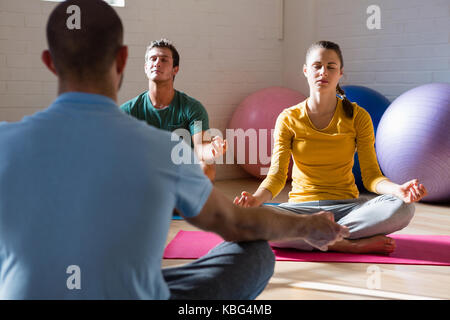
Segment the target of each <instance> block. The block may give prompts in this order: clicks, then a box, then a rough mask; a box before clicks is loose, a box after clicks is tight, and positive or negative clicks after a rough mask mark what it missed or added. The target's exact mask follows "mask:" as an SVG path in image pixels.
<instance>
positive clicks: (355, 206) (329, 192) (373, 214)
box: [234, 41, 427, 253]
mask: <svg viewBox="0 0 450 320" xmlns="http://www.w3.org/2000/svg"><path fill="white" fill-rule="evenodd" d="M343 66H344V63H343V58H342V53H341V50H340V48H339V46H338V45H337V44H335V43H333V42H330V41H319V42H317V43H315V44H313V45H312V46H311V47H310V48H309V50H308V52H307V55H306V63H305V65H304V66H303V73H304V74H305V76H306V78H307V80H308V84H309V88H310V95H309V98H308V99H306V100H305V101H303V102H301V103H299V104H298V105H296V106H293V107H290V108H287V109H285V110H284V111H283V112H282V113H281V114H280V115H279V116H278V119H277V122H276V125H275V132H274V150H273V153H272V159H271V166H270V170H269V173H268V175H267V177H266V179H265V180H264V181H263V182H262V183H261V185H260V186H259V188H258V190H257V191H256V192H255V193H254V194H250V193H248V192H246V191H243V192H242V193H241V195H240V197H236V198H235V199H234V203H235V204H237V205H241V206H244V207H253V206H260V205H262V204H263V203H264V202H267V201H269V200H271V199H273V198H274V197H275V196H276V195H278V193H279V192H280V191H281V190H282V189H283V187H284V185H285V183H286V179H287V172H288V166H289V160H290V158H291V155H292V158H293V160H294V167H293V170H292V191H291V192H290V193H289V202H287V203H283V204H281V205H279V206H276V207H275V206H274V208H279V210H288V211H291V212H294V213H297V214H314V213H315V212H318V211H331V212H332V213H333V215H334V220H335V221H336V222H337V223H339V224H341V225H344V226H346V227H348V228H349V230H350V237H349V238H348V239H344V240H342V241H340V242H338V243H336V244H334V245H333V246H330V247H328V250H332V251H339V252H352V253H369V252H374V253H375V252H376V253H391V252H393V251H394V250H395V242H394V240H393V239H392V238H389V237H386V235H387V234H389V233H392V232H395V231H398V230H400V229H403V228H404V227H406V226H407V225H408V223H409V222H410V220H411V219H412V217H413V214H414V205H413V204H412V203H413V202H416V201H419V200H420V199H421V198H423V197H424V196H425V195H426V194H427V191H426V189H425V187H424V186H423V185H422V184H419V182H418V180H417V179H413V180H411V181H408V182H406V183H404V184H403V185H398V184H395V183H393V182H391V181H390V180H389V179H388V178H386V177H384V176H383V175H382V173H381V171H380V168H379V165H378V162H377V158H376V153H375V147H374V144H375V136H374V129H373V124H372V120H371V118H370V115H369V114H368V112H367V111H366V110H364V109H363V108H361V107H360V106H358V105H357V104H356V103H351V102H350V101H349V100H348V99H347V98H346V97H345V93H344V91H343V90H342V89H341V88H340V86H339V80H340V78H341V77H342V75H343ZM336 93H337V94H339V95H340V96H341V98H338V97H337V96H336ZM405 134H408V133H407V132H405ZM355 151H357V152H358V158H359V163H360V166H361V173H362V178H363V183H364V186H365V187H366V188H367V189H368V190H369V191H372V192H375V193H377V194H380V196H378V197H376V198H374V199H372V200H369V201H368V200H367V199H362V198H359V192H358V189H357V187H356V185H355V179H354V176H353V173H352V167H353V158H354V153H355ZM272 245H274V246H278V247H291V248H297V249H300V250H312V249H313V247H312V246H310V245H309V244H308V243H306V242H304V241H303V240H293V241H284V242H273V243H272Z"/></svg>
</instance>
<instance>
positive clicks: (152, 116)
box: [120, 39, 227, 181]
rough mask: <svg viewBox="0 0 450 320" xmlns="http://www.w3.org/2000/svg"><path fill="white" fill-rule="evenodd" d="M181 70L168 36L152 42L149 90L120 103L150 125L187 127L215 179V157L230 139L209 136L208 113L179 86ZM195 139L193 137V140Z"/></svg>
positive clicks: (147, 56)
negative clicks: (176, 88) (178, 78)
mask: <svg viewBox="0 0 450 320" xmlns="http://www.w3.org/2000/svg"><path fill="white" fill-rule="evenodd" d="M179 70H180V55H179V53H178V51H177V49H176V48H175V46H174V45H173V44H172V43H171V42H170V41H169V40H167V39H161V40H155V41H152V42H151V43H150V45H149V46H148V47H147V50H146V53H145V65H144V71H145V74H146V76H147V78H148V90H146V91H145V92H143V93H141V94H140V95H138V96H137V97H135V98H133V99H131V100H129V101H127V102H125V103H124V104H122V105H121V106H120V108H121V109H122V111H124V112H126V113H128V114H130V115H132V116H133V117H135V118H137V119H139V120H145V121H146V122H147V123H148V124H149V125H152V126H155V127H157V128H160V129H164V130H167V131H171V132H173V131H175V130H178V129H184V130H187V132H189V133H190V137H189V138H190V139H189V141H187V142H188V143H189V144H190V145H192V146H193V147H194V150H195V153H196V155H197V156H198V158H199V160H200V165H201V167H202V169H203V171H204V173H205V175H206V176H208V178H209V179H210V180H211V181H214V179H215V176H216V168H215V163H214V160H215V159H216V158H218V157H220V156H222V155H223V153H224V152H225V151H226V147H227V143H226V140H225V141H224V140H222V138H221V137H218V136H216V137H213V138H212V139H211V142H210V141H209V139H208V134H207V130H208V129H209V119H208V113H207V112H206V109H205V107H203V105H202V104H201V103H200V102H199V101H197V100H196V99H194V98H192V97H190V96H188V95H187V94H185V93H184V92H181V91H178V90H175V88H174V81H175V76H176V74H177V73H178V71H179ZM191 139H192V140H191Z"/></svg>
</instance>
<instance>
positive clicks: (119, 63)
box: [116, 46, 128, 74]
mask: <svg viewBox="0 0 450 320" xmlns="http://www.w3.org/2000/svg"><path fill="white" fill-rule="evenodd" d="M127 59H128V47H127V46H122V47H120V49H119V52H117V56H116V70H117V73H119V74H120V73H123V72H124V70H125V66H126V64H127Z"/></svg>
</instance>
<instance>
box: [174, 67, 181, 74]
mask: <svg viewBox="0 0 450 320" xmlns="http://www.w3.org/2000/svg"><path fill="white" fill-rule="evenodd" d="M179 70H180V66H176V67H175V68H173V76H176V75H177V73H178V71H179Z"/></svg>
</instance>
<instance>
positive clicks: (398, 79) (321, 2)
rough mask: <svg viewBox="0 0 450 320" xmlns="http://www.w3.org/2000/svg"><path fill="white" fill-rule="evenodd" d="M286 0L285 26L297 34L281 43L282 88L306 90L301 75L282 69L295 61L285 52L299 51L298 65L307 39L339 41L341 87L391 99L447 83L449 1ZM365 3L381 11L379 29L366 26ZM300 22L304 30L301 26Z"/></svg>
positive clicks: (449, 70)
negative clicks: (363, 88) (424, 86)
mask: <svg viewBox="0 0 450 320" xmlns="http://www.w3.org/2000/svg"><path fill="white" fill-rule="evenodd" d="M286 1H287V6H290V7H291V10H289V11H288V12H287V13H286V20H287V21H285V24H286V26H287V29H288V30H291V31H290V32H291V33H292V34H293V35H296V39H295V41H291V40H292V39H289V42H286V43H285V52H284V55H283V57H284V61H283V63H284V64H283V65H284V69H285V72H284V77H283V81H284V84H285V85H286V86H289V87H294V88H299V89H300V90H301V91H302V90H303V88H304V87H305V84H306V82H305V80H304V79H303V76H301V75H298V76H297V77H295V76H294V75H293V72H292V71H289V70H288V71H286V69H287V68H288V67H286V65H288V66H291V65H292V68H293V69H294V66H295V63H298V62H299V61H298V60H297V57H295V56H294V55H289V54H287V53H286V50H287V51H290V50H292V49H293V50H295V51H297V52H298V51H303V53H302V55H301V59H302V60H300V61H301V63H303V60H304V55H305V53H306V49H305V48H307V47H308V45H307V44H306V43H305V42H304V41H306V40H308V43H312V42H314V41H317V40H331V41H334V42H336V43H338V44H339V45H340V46H341V49H342V51H343V55H344V64H345V66H344V72H345V77H344V78H343V81H342V83H343V84H359V85H363V86H367V87H370V88H372V89H375V90H377V91H379V92H381V93H382V94H384V95H385V96H386V97H387V98H388V99H389V100H391V101H392V100H394V99H395V98H396V97H398V96H399V95H401V94H402V93H403V92H405V91H407V90H409V89H411V88H414V87H417V86H419V85H421V84H425V83H429V82H450V1H448V0H427V1H425V0H339V1H335V0H317V1H314V0H305V1H297V0H286ZM369 5H378V6H379V7H380V9H381V29H380V30H369V29H368V28H367V25H366V21H367V19H368V17H369V16H370V15H369V14H367V13H366V10H367V8H368V7H369ZM311 7H313V9H311ZM305 8H306V9H305ZM305 12H306V13H307V14H308V15H306V14H305ZM312 12H313V13H312ZM309 15H311V16H313V17H314V18H313V19H312V18H311V17H310V16H309ZM304 19H306V20H307V21H308V23H309V28H305V20H304ZM292 29H296V30H297V31H298V32H295V31H292ZM310 40H313V41H310ZM289 68H290V67H289ZM302 92H303V91H302ZM303 93H305V94H308V92H303Z"/></svg>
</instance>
